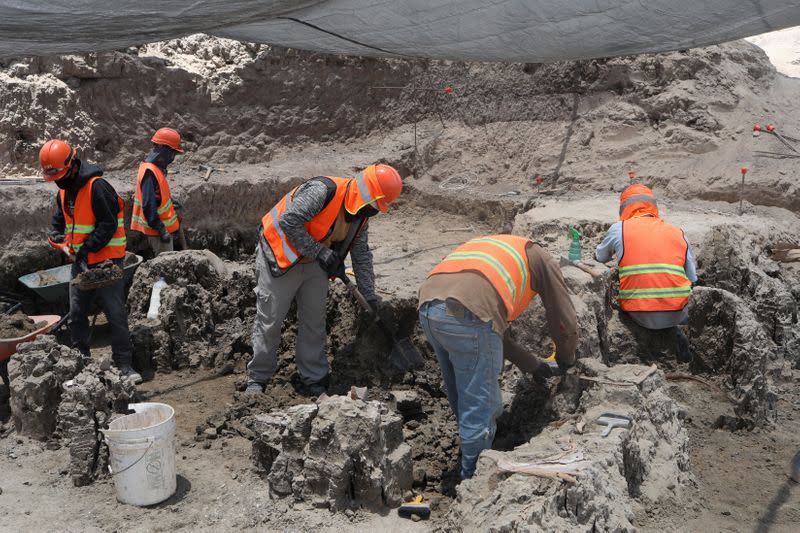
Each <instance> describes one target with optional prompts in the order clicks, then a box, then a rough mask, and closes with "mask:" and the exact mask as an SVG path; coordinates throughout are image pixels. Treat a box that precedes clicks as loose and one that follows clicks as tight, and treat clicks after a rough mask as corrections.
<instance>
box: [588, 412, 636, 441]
mask: <svg viewBox="0 0 800 533" xmlns="http://www.w3.org/2000/svg"><path fill="white" fill-rule="evenodd" d="M597 423H598V424H600V425H601V426H606V430H605V431H604V432H603V433H601V434H600V436H601V437H608V435H609V434H610V433H611V430H612V429H614V428H622V429H628V428H629V427H631V423H633V420H631V419H630V417H627V416H624V415H618V414H616V413H603V414H602V415H600V416H599V417H598V419H597Z"/></svg>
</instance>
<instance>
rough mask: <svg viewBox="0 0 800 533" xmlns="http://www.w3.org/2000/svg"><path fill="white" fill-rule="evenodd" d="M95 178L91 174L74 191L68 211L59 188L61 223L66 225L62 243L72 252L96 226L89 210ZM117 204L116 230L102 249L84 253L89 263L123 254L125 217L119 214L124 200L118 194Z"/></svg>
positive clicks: (115, 257) (81, 246)
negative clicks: (62, 221) (84, 182)
mask: <svg viewBox="0 0 800 533" xmlns="http://www.w3.org/2000/svg"><path fill="white" fill-rule="evenodd" d="M98 178H99V177H98V176H95V177H93V178H91V179H89V181H87V182H86V184H85V185H84V186H83V187H81V189H80V190H79V191H78V194H77V196H76V197H75V205H74V206H73V213H72V214H70V213H69V210H68V209H67V205H66V193H65V191H59V199H60V202H61V212H62V214H63V215H64V223H65V225H66V241H65V242H66V243H67V246H68V247H69V248H70V249H71V250H72V251H73V253H77V252H78V250H80V249H81V248H83V244H84V242H85V241H86V239H87V238H89V235H91V234H92V232H93V231H94V229H95V227H96V225H95V222H96V218H95V215H94V210H93V209H92V186H93V185H94V182H95V180H97V179H98ZM117 205H118V207H119V209H118V210H117V229H116V231H115V232H114V235H113V236H112V237H111V239H110V240H109V241H108V242H107V243H106V245H105V246H104V247H103V248H101V249H100V250H98V251H96V252H89V253H88V254H87V256H86V262H87V263H89V264H90V265H94V264H97V263H101V262H103V261H105V260H107V259H121V258H123V257H125V246H126V244H127V239H126V237H125V217H124V215H123V213H124V206H125V203H124V202H123V201H122V198H120V197H119V196H117Z"/></svg>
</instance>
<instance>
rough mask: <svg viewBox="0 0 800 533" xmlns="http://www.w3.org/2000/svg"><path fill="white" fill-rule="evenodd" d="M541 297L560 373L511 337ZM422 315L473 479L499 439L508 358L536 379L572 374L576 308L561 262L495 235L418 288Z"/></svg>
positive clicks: (450, 260)
mask: <svg viewBox="0 0 800 533" xmlns="http://www.w3.org/2000/svg"><path fill="white" fill-rule="evenodd" d="M537 294H538V295H539V296H540V297H541V299H542V304H543V305H544V309H545V315H546V318H547V325H548V329H549V332H550V337H551V338H552V340H553V342H554V343H555V346H556V363H557V365H558V367H557V369H556V370H555V371H554V370H553V369H552V368H551V366H549V365H548V364H547V363H546V362H545V361H543V360H541V359H539V358H537V357H535V356H533V355H531V354H530V353H529V352H528V351H527V350H526V349H524V348H523V347H521V346H519V345H518V344H516V343H515V342H514V341H513V340H512V339H511V338H510V336H509V335H508V327H509V323H511V322H513V321H514V320H515V319H516V318H518V317H519V316H520V315H521V314H522V313H523V312H524V311H525V310H526V309H527V308H528V305H529V304H530V302H531V301H532V300H533V298H534V297H535V296H536V295H537ZM419 318H420V322H421V324H422V330H423V331H424V332H425V336H426V337H427V338H428V341H429V342H430V343H431V345H432V346H433V350H434V352H436V357H437V359H438V360H439V365H440V366H441V368H442V378H443V379H444V385H445V389H446V392H447V400H448V402H449V403H450V407H451V408H452V409H453V412H454V413H455V415H456V421H457V422H458V433H459V437H460V439H461V478H462V479H467V478H470V477H472V475H473V473H474V472H475V464H476V463H477V461H478V456H479V455H480V453H481V451H483V450H485V449H486V448H489V447H491V445H492V441H493V440H494V433H495V430H496V427H497V426H496V422H495V421H496V420H497V417H498V416H499V415H500V413H501V411H502V409H503V402H502V399H501V397H500V385H499V383H498V379H499V378H500V371H501V370H502V368H503V358H504V357H505V358H506V359H508V360H510V361H511V362H512V363H514V364H515V365H516V366H518V367H520V369H521V370H523V371H525V372H527V373H530V374H533V376H534V378H535V379H537V380H544V379H546V378H548V377H550V376H552V375H554V373H555V374H557V373H560V372H563V371H565V370H566V369H567V368H569V367H570V366H572V365H573V364H574V362H575V348H576V346H577V340H578V326H577V318H576V315H575V308H574V307H573V305H572V300H570V297H569V293H568V291H567V286H566V283H565V282H564V278H563V277H562V276H561V269H560V267H559V265H558V262H556V261H555V260H554V259H553V258H552V257H551V256H550V255H549V254H548V253H547V252H546V251H545V250H544V249H542V248H541V247H539V245H537V244H536V243H534V242H532V241H530V240H528V239H526V238H524V237H518V236H515V235H492V236H489V237H481V238H477V239H472V240H471V241H468V242H466V243H465V244H462V245H461V246H459V247H458V248H456V249H455V250H454V251H453V252H452V253H450V255H448V256H447V257H445V258H444V260H443V261H442V262H441V263H439V265H438V266H437V267H436V268H434V269H433V270H432V271H431V273H430V274H428V279H427V280H426V281H425V282H424V283H423V284H422V286H421V287H420V289H419Z"/></svg>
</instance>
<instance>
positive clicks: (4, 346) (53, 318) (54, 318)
mask: <svg viewBox="0 0 800 533" xmlns="http://www.w3.org/2000/svg"><path fill="white" fill-rule="evenodd" d="M28 318H30V319H31V320H33V321H34V322H45V325H44V326H42V327H40V328H39V329H37V330H36V331H32V332H30V333H26V334H25V335H23V336H22V337H15V338H13V339H0V361H5V360H7V359H9V358H10V357H11V356H12V355H13V354H14V353H16V351H17V346H18V345H19V344H22V343H23V342H29V341H32V340H33V339H35V338H36V337H37V336H39V335H42V334H44V333H47V332H48V331H50V328H52V327H53V326H54V325H56V323H58V321H59V320H61V317H60V316H59V315H31V316H29V317H28Z"/></svg>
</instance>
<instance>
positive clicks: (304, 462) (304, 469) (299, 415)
mask: <svg viewBox="0 0 800 533" xmlns="http://www.w3.org/2000/svg"><path fill="white" fill-rule="evenodd" d="M252 430H253V432H254V433H255V439H254V441H253V460H254V462H255V464H256V466H257V467H258V468H260V469H263V470H264V471H266V472H267V479H268V480H269V486H270V492H271V493H272V495H273V496H275V497H287V496H291V497H292V498H293V499H294V500H295V501H303V502H307V503H310V504H311V505H313V506H315V507H322V508H328V509H331V510H332V511H340V510H345V509H349V508H354V507H355V508H362V507H363V508H368V509H371V510H374V511H380V510H384V509H386V508H387V507H389V508H391V507H396V506H397V505H399V504H400V503H401V502H402V499H403V497H404V495H405V493H406V492H407V491H409V490H410V489H411V485H412V469H411V448H410V447H409V446H408V445H407V444H406V443H405V442H404V441H403V420H402V417H401V416H400V415H398V414H397V413H396V412H394V411H392V410H390V409H389V408H388V407H387V406H386V405H385V404H383V403H381V402H377V401H363V400H361V399H358V398H352V397H351V396H349V395H348V396H332V397H324V398H321V399H320V401H319V402H318V403H317V404H303V405H296V406H293V407H289V408H288V409H285V410H274V411H271V412H270V413H267V414H262V415H258V416H256V417H255V419H254V421H253V425H252Z"/></svg>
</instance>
